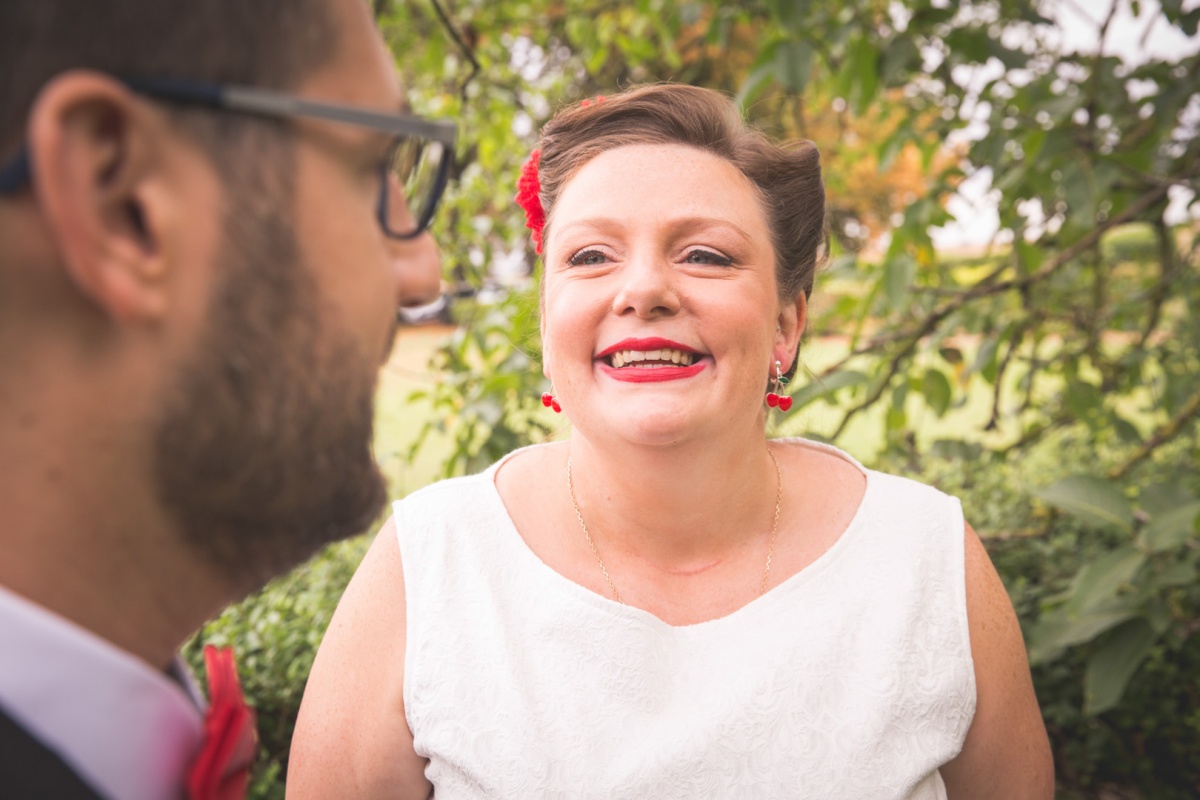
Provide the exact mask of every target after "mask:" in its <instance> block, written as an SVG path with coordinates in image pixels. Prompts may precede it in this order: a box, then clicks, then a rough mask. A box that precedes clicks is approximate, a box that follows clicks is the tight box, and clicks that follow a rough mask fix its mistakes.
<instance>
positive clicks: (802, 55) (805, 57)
mask: <svg viewBox="0 0 1200 800" xmlns="http://www.w3.org/2000/svg"><path fill="white" fill-rule="evenodd" d="M812 60H813V46H812V45H811V44H809V43H808V42H807V41H803V40H800V41H791V42H784V43H783V44H782V45H780V46H779V49H778V50H776V52H775V79H776V80H777V81H779V83H780V84H781V85H782V86H784V87H786V88H787V89H788V91H791V92H797V93H799V92H803V91H804V87H805V86H807V85H808V77H809V74H810V73H811V72H812Z"/></svg>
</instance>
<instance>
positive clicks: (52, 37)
mask: <svg viewBox="0 0 1200 800" xmlns="http://www.w3.org/2000/svg"><path fill="white" fill-rule="evenodd" d="M0 75H3V76H4V81H3V82H0V797H4V798H10V797H14V798H19V797H53V798H68V797H107V798H134V799H140V798H147V800H150V799H152V798H168V797H170V798H177V797H180V796H181V794H182V793H183V786H184V775H185V773H186V772H187V770H188V767H189V763H190V762H191V761H192V760H193V759H194V758H195V756H196V753H197V752H198V750H199V749H200V747H201V742H200V737H201V728H202V723H201V713H200V711H199V709H198V706H197V704H196V703H195V702H194V701H193V700H192V699H191V697H190V696H189V692H188V690H187V689H186V688H185V687H186V686H187V685H189V684H188V680H187V679H186V677H184V676H182V675H181V674H180V670H179V669H178V667H177V664H178V662H177V659H176V656H175V653H176V650H177V648H178V646H179V645H180V643H181V642H182V641H184V640H185V639H186V637H187V636H188V635H189V633H190V632H192V631H193V630H195V629H196V628H197V627H198V626H199V625H200V624H201V623H203V622H204V621H205V620H206V619H208V618H210V617H211V616H213V615H214V614H215V613H216V612H218V611H219V610H220V609H221V608H223V607H224V606H226V605H227V604H229V603H230V602H233V601H235V600H237V599H239V598H241V597H243V596H244V595H246V594H247V593H249V592H251V591H253V590H255V589H256V588H258V587H260V586H261V585H262V584H263V583H264V582H266V581H267V580H268V579H269V578H271V577H272V576H274V575H276V574H278V573H280V572H282V571H284V570H286V569H288V568H289V567H291V566H293V565H295V564H297V563H298V562H300V561H302V560H304V559H306V558H307V557H309V556H310V555H312V554H313V553H314V552H315V551H316V550H317V549H318V548H319V547H320V546H321V545H323V544H325V543H327V542H329V541H332V540H335V539H338V538H342V537H345V536H347V535H350V534H354V533H357V532H360V531H362V530H363V529H364V528H366V527H367V526H368V525H369V523H370V522H371V521H372V520H373V519H375V518H376V516H377V514H378V513H379V511H380V510H381V508H382V506H383V503H384V501H385V486H384V483H383V480H382V478H381V476H380V473H379V470H378V468H377V466H376V464H375V462H374V460H373V457H372V455H371V431H372V406H373V395H374V391H375V385H376V372H377V369H378V366H379V364H380V363H381V362H382V360H383V359H384V358H385V357H386V355H387V353H388V351H389V349H390V346H391V341H392V337H393V334H394V331H395V322H394V320H395V312H396V306H397V304H398V303H399V304H416V303H421V302H426V301H428V300H429V299H431V295H432V294H433V293H434V292H435V291H436V289H437V286H438V257H437V252H436V250H435V248H434V246H433V243H432V240H431V239H430V238H429V235H428V233H426V232H424V226H425V225H427V224H428V221H429V216H430V215H431V214H432V209H433V206H434V205H435V204H436V200H437V196H438V194H440V191H441V188H442V186H443V185H444V181H445V175H446V172H445V168H444V164H443V163H442V162H439V161H436V159H437V158H438V157H439V154H445V153H447V152H448V151H449V150H450V147H451V144H452V137H453V131H452V126H449V125H447V124H445V123H442V124H439V123H429V122H426V121H422V120H416V119H414V118H412V117H407V116H404V115H401V114H397V113H395V111H396V110H397V109H398V108H399V107H400V105H401V94H400V88H399V86H398V85H397V82H396V79H395V76H394V73H393V69H392V64H391V60H390V56H389V54H388V53H387V51H386V49H385V48H384V45H383V43H382V41H381V40H380V38H379V36H378V33H377V32H376V30H375V28H374V24H373V20H372V19H371V15H370V11H369V9H368V7H367V4H366V3H364V2H363V0H255V1H254V2H247V1H246V0H204V1H203V2H196V3H188V4H176V3H164V2H162V0H105V1H104V2H101V1H100V0H97V2H93V3H72V2H68V1H67V0H4V3H2V4H0ZM263 90H266V91H263ZM297 98H300V99H301V102H297V100H296V99H297ZM364 110H367V111H371V112H374V113H366V112H365V111H364ZM447 157H448V156H447ZM431 159H433V161H431Z"/></svg>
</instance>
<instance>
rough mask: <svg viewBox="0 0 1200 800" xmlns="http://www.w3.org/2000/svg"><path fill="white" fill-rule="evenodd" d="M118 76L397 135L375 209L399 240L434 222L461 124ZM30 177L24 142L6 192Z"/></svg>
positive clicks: (168, 94) (2, 174)
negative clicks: (456, 134) (434, 214)
mask: <svg viewBox="0 0 1200 800" xmlns="http://www.w3.org/2000/svg"><path fill="white" fill-rule="evenodd" d="M119 80H120V81H121V82H122V83H124V84H125V85H126V86H128V87H129V88H130V89H132V90H133V91H135V92H138V93H139V94H144V95H146V96H147V97H154V98H157V99H159V100H166V101H168V102H173V103H186V104H188V105H201V106H208V107H210V108H214V109H219V110H222V111H236V112H240V113H244V114H256V115H258V116H263V117H274V118H278V119H291V118H294V117H309V118H312V119H322V120H328V121H331V122H341V123H345V124H347V125H357V126H359V127H361V128H370V129H371V130H376V131H382V132H383V133H388V134H391V135H392V136H393V137H394V139H393V141H392V144H391V148H390V149H389V150H388V157H387V159H386V160H385V161H384V162H383V164H382V165H381V167H380V182H381V186H380V190H379V203H378V208H377V213H378V216H379V224H380V226H381V227H382V228H383V232H384V233H386V234H387V235H388V236H391V237H393V238H395V239H411V238H413V237H415V236H418V235H420V234H421V233H422V232H424V231H425V230H426V229H427V228H428V227H429V223H430V221H432V219H433V213H434V211H435V210H436V209H437V204H438V200H440V199H441V196H442V192H443V190H445V188H446V183H447V180H448V179H449V176H450V162H451V160H452V153H453V152H454V134H455V125H454V123H453V122H449V121H447V120H426V119H421V118H419V117H413V116H408V115H405V114H383V113H379V112H376V111H369V110H366V109H362V108H355V107H353V106H343V105H336V104H332V103H320V102H316V101H313V100H305V99H304V98H302V97H297V96H295V95H291V94H285V93H283V92H275V91H271V90H269V89H255V88H251V87H246V86H224V85H220V84H210V83H200V82H195V81H185V80H176V79H173V78H119ZM31 176H32V164H31V163H30V159H29V151H28V149H27V148H24V147H23V148H21V151H20V152H18V153H17V155H16V156H15V157H14V158H13V159H12V160H11V161H9V162H8V163H7V164H4V165H3V166H0V194H11V193H13V192H16V191H18V190H20V189H21V188H22V187H23V186H25V185H26V184H28V183H29V181H30V178H31Z"/></svg>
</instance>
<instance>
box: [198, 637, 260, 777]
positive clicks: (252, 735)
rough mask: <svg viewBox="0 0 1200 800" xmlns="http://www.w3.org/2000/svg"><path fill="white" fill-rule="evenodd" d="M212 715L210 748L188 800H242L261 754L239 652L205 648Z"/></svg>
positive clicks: (207, 721) (207, 729)
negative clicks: (241, 676) (235, 658)
mask: <svg viewBox="0 0 1200 800" xmlns="http://www.w3.org/2000/svg"><path fill="white" fill-rule="evenodd" d="M204 665H205V667H206V668H207V670H208V696H209V702H208V713H207V714H206V715H205V717H204V744H203V746H202V747H201V748H200V753H199V755H197V756H196V760H195V761H193V762H192V766H191V768H190V769H189V770H188V776H187V796H188V800H242V798H244V797H245V796H246V784H247V783H248V782H249V779H250V765H251V764H252V763H254V755H255V753H256V752H257V750H258V735H257V733H256V732H255V730H254V712H253V711H252V710H251V709H250V708H249V706H247V705H246V701H245V700H244V699H243V698H242V686H241V684H240V683H239V682H238V675H237V668H236V667H235V666H234V663H233V650H231V649H230V648H228V647H222V648H217V647H213V646H212V645H211V644H210V645H205V646H204Z"/></svg>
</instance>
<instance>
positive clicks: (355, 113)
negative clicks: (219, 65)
mask: <svg viewBox="0 0 1200 800" xmlns="http://www.w3.org/2000/svg"><path fill="white" fill-rule="evenodd" d="M125 84H126V85H127V86H129V88H131V89H133V90H134V91H138V92H143V93H144V94H148V95H150V96H151V97H159V98H162V99H164V100H176V101H178V102H184V103H200V104H203V105H209V106H213V107H216V108H226V109H229V110H231V111H241V112H244V113H247V114H261V115H263V116H269V117H295V116H301V117H315V118H317V119H326V120H330V121H331V122H347V123H350V124H351V125H362V126H364V127H368V128H375V129H377V130H381V131H385V132H387V133H394V134H409V135H412V136H421V137H424V138H426V139H433V140H435V141H439V142H443V143H445V144H447V145H449V144H453V143H454V134H455V131H456V126H455V124H454V123H453V122H449V121H446V120H427V119H421V118H419V117H411V116H402V115H398V114H383V113H379V112H374V111H369V110H367V109H362V108H354V107H352V106H342V105H336V104H332V103H321V102H317V101H314V100H306V99H304V98H302V97H296V96H295V95H290V94H285V93H283V92H276V91H272V90H270V89H258V88H254V87H250V86H222V85H219V84H211V83H202V82H199V81H188V80H179V79H176V78H136V79H126V80H125Z"/></svg>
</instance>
